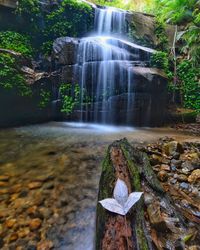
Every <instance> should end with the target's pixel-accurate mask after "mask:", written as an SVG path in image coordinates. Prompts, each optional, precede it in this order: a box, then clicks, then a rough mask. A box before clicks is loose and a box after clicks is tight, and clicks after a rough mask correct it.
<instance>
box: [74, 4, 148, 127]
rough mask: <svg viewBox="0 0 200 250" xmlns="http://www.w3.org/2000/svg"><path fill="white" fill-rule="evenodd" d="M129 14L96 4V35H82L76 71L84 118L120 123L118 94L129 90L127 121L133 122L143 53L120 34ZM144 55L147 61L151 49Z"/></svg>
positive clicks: (81, 117)
mask: <svg viewBox="0 0 200 250" xmlns="http://www.w3.org/2000/svg"><path fill="white" fill-rule="evenodd" d="M125 17H126V12H125V11H122V10H118V9H115V8H110V7H106V8H96V9H95V24H94V27H95V33H96V36H90V37H87V38H82V39H81V40H80V42H79V46H78V53H77V64H76V67H75V72H74V74H75V75H78V76H79V85H80V89H81V105H80V121H81V122H88V121H90V122H96V123H97V122H99V123H107V124H113V123H117V117H118V115H119V113H120V109H119V107H118V106H119V103H117V100H115V98H114V96H117V95H120V94H122V93H126V96H124V102H125V104H124V105H125V106H126V114H125V116H124V117H125V120H124V124H127V123H131V121H130V119H129V111H130V110H131V107H132V106H133V102H134V100H133V99H134V94H133V92H134V84H133V81H134V73H133V71H132V67H133V65H135V64H137V63H138V62H139V61H141V55H140V46H138V45H135V44H132V43H130V42H128V41H126V40H122V39H120V38H119V37H121V36H123V35H125V34H126V32H127V25H126V18H125ZM142 57H143V58H142V61H143V62H145V61H148V59H149V52H148V51H147V52H146V53H143V55H142ZM122 99H123V98H122ZM123 112H124V111H123ZM132 116H133V114H132Z"/></svg>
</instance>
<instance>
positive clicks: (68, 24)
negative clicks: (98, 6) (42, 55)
mask: <svg viewBox="0 0 200 250" xmlns="http://www.w3.org/2000/svg"><path fill="white" fill-rule="evenodd" d="M45 23H46V25H45V28H44V31H43V34H44V39H45V42H44V44H43V48H45V47H46V48H47V53H49V45H50V44H52V43H53V40H54V39H56V38H57V37H61V36H72V37H75V36H79V35H82V34H83V33H84V32H86V31H89V30H90V29H91V27H92V23H93V11H92V8H91V6H90V5H88V4H86V3H84V2H81V1H77V0H63V1H62V3H61V4H59V5H58V7H57V8H56V9H55V10H54V11H52V12H50V13H48V14H47V15H46V16H45ZM47 45H48V46H47Z"/></svg>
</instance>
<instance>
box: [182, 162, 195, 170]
mask: <svg viewBox="0 0 200 250" xmlns="http://www.w3.org/2000/svg"><path fill="white" fill-rule="evenodd" d="M181 167H182V168H184V169H188V171H192V170H194V167H193V166H192V163H191V162H190V161H185V162H183V164H182V165H181Z"/></svg>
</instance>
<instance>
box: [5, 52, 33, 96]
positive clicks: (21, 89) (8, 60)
mask: <svg viewBox="0 0 200 250" xmlns="http://www.w3.org/2000/svg"><path fill="white" fill-rule="evenodd" d="M17 65H18V62H17V60H16V59H15V58H14V57H13V56H11V55H9V54H7V53H1V56H0V86H1V87H3V88H4V89H8V90H9V89H13V88H15V89H16V90H17V92H18V93H19V94H20V95H21V96H30V95H31V94H32V90H31V88H30V87H29V86H27V84H26V80H25V77H24V76H23V74H22V73H21V71H20V69H19V68H18V67H17Z"/></svg>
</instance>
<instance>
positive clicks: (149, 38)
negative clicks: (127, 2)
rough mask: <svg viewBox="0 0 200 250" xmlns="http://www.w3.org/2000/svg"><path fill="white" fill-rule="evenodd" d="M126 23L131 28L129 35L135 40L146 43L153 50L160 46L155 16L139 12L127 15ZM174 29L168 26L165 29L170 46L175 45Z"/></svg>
mask: <svg viewBox="0 0 200 250" xmlns="http://www.w3.org/2000/svg"><path fill="white" fill-rule="evenodd" d="M126 21H127V23H128V27H129V35H130V36H131V37H132V38H133V39H135V40H136V41H139V42H141V43H143V42H145V44H148V46H150V47H153V48H155V47H156V46H157V45H158V39H157V37H156V34H155V29H156V20H155V17H154V16H153V15H148V14H145V13H139V12H132V13H127V15H126ZM174 29H175V28H174V26H173V25H167V26H166V28H165V32H166V36H167V38H168V44H169V46H172V43H173V38H174Z"/></svg>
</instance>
